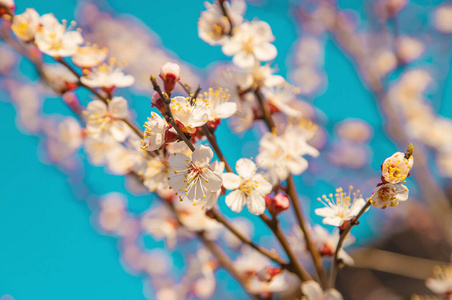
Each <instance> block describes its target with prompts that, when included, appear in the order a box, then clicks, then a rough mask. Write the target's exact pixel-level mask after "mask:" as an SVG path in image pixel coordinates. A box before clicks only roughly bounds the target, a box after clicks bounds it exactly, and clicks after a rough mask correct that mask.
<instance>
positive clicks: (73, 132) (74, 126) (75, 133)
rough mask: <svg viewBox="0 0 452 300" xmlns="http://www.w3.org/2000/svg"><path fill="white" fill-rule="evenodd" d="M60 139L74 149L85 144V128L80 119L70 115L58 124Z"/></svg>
mask: <svg viewBox="0 0 452 300" xmlns="http://www.w3.org/2000/svg"><path fill="white" fill-rule="evenodd" d="M58 140H59V141H60V142H63V143H64V144H65V145H66V146H67V147H69V148H70V149H72V150H76V149H78V148H79V147H80V146H81V145H82V144H83V129H82V127H80V123H79V121H77V120H76V119H75V118H72V117H68V118H66V119H64V120H63V121H62V122H60V123H59V124H58Z"/></svg>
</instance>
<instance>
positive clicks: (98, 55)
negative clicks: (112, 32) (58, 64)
mask: <svg viewBox="0 0 452 300" xmlns="http://www.w3.org/2000/svg"><path fill="white" fill-rule="evenodd" d="M107 53H108V50H107V48H99V47H98V46H97V45H92V46H89V45H87V46H84V47H79V48H78V49H77V52H75V54H74V55H73V56H72V62H73V63H74V64H75V65H77V66H79V67H81V68H86V69H89V68H92V67H97V66H98V65H100V64H101V63H102V62H103V61H104V60H105V58H106V57H107Z"/></svg>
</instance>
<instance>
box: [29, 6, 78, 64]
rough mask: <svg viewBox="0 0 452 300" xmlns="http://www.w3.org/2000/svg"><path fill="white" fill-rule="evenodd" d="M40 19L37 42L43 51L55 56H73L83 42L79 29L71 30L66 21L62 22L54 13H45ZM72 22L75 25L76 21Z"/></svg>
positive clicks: (36, 36) (36, 35)
mask: <svg viewBox="0 0 452 300" xmlns="http://www.w3.org/2000/svg"><path fill="white" fill-rule="evenodd" d="M40 21H41V27H39V29H38V31H37V32H36V34H35V43H36V45H37V46H38V48H39V50H40V51H41V52H43V53H45V54H47V55H50V56H53V57H66V56H71V55H74V54H75V52H76V51H77V49H78V46H79V45H80V44H81V43H83V38H82V35H81V34H80V32H79V31H70V30H69V29H70V28H67V26H66V21H63V24H60V22H59V21H58V20H57V19H56V18H55V17H54V16H53V14H46V15H43V16H42V17H41V19H40ZM72 24H73V25H75V22H73V23H72Z"/></svg>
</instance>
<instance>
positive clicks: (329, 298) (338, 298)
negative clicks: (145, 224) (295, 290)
mask: <svg viewBox="0 0 452 300" xmlns="http://www.w3.org/2000/svg"><path fill="white" fill-rule="evenodd" d="M301 292H302V293H303V295H304V296H305V297H306V300H342V299H344V298H343V297H342V295H341V293H339V292H338V291H337V290H336V289H327V290H326V291H323V290H322V288H321V287H320V284H319V283H318V282H317V281H314V280H309V281H305V282H303V283H302V284H301Z"/></svg>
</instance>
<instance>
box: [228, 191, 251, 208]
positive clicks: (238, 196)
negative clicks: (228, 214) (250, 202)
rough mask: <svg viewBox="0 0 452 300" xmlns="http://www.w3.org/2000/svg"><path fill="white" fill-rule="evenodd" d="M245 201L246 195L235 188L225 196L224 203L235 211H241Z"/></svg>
mask: <svg viewBox="0 0 452 300" xmlns="http://www.w3.org/2000/svg"><path fill="white" fill-rule="evenodd" d="M245 202H246V196H245V194H244V193H243V192H242V191H240V190H235V191H233V192H231V193H229V195H227V196H226V205H227V206H229V208H230V209H231V210H232V211H233V212H236V213H239V212H241V211H242V209H243V206H245Z"/></svg>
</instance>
